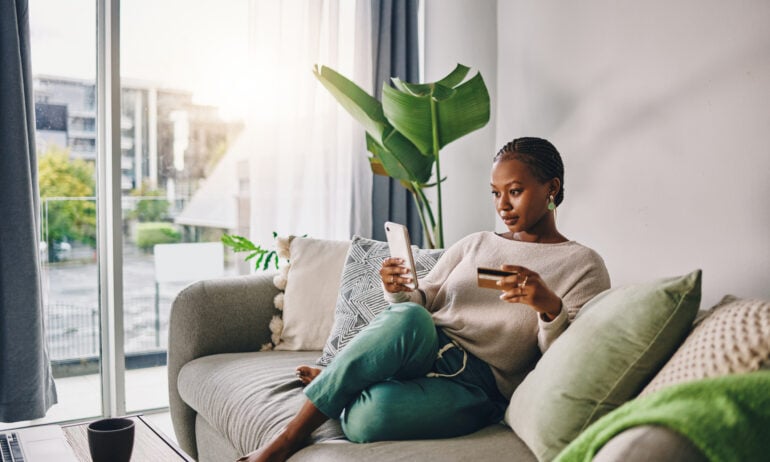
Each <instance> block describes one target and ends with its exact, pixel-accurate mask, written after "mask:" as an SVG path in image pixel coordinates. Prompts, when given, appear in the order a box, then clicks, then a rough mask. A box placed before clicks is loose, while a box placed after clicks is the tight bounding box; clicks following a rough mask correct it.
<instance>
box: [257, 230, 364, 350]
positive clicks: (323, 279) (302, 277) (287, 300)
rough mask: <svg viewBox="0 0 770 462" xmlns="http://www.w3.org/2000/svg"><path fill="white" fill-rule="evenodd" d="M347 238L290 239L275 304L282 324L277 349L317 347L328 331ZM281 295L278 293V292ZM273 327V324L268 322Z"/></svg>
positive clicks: (345, 253)
mask: <svg viewBox="0 0 770 462" xmlns="http://www.w3.org/2000/svg"><path fill="white" fill-rule="evenodd" d="M349 247H350V242H348V241H332V240H326V239H310V238H302V237H296V238H294V239H292V240H291V241H290V243H289V248H288V255H286V252H285V249H283V252H282V256H283V257H285V258H288V259H289V267H288V268H289V269H288V272H287V273H286V275H285V280H284V279H283V278H282V277H281V275H278V276H277V277H276V279H277V280H278V281H277V282H278V283H277V285H278V286H279V288H280V286H282V285H284V284H285V289H284V293H283V296H282V297H279V299H277V300H276V307H277V308H279V309H281V307H282V311H283V313H282V317H283V320H282V324H283V325H282V326H279V325H278V324H280V323H279V322H278V321H277V320H276V321H275V324H276V326H275V327H276V329H278V328H281V329H282V330H281V331H280V336H279V341H278V342H277V344H276V345H275V349H276V350H320V349H321V348H323V346H324V342H325V341H326V338H327V337H328V336H329V331H331V328H332V323H333V320H334V305H335V302H336V301H337V291H338V288H339V286H340V276H341V274H342V267H343V265H344V263H345V256H346V255H347V252H348V248H349ZM279 296H280V294H279ZM271 327H272V326H271Z"/></svg>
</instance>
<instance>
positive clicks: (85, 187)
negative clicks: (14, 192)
mask: <svg viewBox="0 0 770 462" xmlns="http://www.w3.org/2000/svg"><path fill="white" fill-rule="evenodd" d="M37 171H38V185H39V188H40V199H41V201H40V202H41V208H42V214H43V236H44V237H45V239H46V243H47V246H48V260H49V261H56V260H57V257H56V252H55V248H56V245H57V244H58V243H60V242H66V241H73V240H74V241H80V242H83V243H85V244H89V245H91V246H93V245H95V243H96V200H95V197H94V190H95V185H96V182H95V181H94V165H93V163H90V162H87V161H85V160H82V159H74V160H73V159H70V153H69V150H67V149H63V148H59V147H57V146H55V145H50V146H49V147H48V149H47V150H46V151H45V152H44V153H43V154H42V155H41V156H40V158H39V160H38V167H37Z"/></svg>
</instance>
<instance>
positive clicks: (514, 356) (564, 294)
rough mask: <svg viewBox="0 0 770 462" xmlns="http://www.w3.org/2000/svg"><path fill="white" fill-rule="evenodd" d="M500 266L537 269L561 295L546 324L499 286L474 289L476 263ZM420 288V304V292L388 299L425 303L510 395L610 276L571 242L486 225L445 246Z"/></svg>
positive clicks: (585, 250)
mask: <svg viewBox="0 0 770 462" xmlns="http://www.w3.org/2000/svg"><path fill="white" fill-rule="evenodd" d="M504 264H510V265H520V266H524V267H526V268H528V269H530V270H532V271H535V272H537V273H538V274H540V276H541V277H542V278H543V280H544V281H545V283H546V284H547V285H548V287H549V288H550V289H551V290H552V291H553V292H554V293H556V295H558V296H559V297H561V299H562V312H561V313H560V314H559V316H557V317H556V318H555V319H554V320H553V321H551V322H545V321H543V320H542V319H541V318H540V317H539V316H538V315H537V312H536V311H535V310H533V309H532V307H530V306H528V305H525V304H521V303H508V302H504V301H502V300H500V298H499V296H500V294H501V292H500V291H497V290H494V289H484V288H480V287H478V285H477V284H476V268H477V267H479V266H484V267H490V268H499V267H500V266H501V265H504ZM419 287H420V292H422V293H423V294H424V297H425V300H424V303H423V295H422V294H421V293H420V292H418V291H414V292H408V293H407V292H401V293H397V294H390V293H388V292H385V298H386V299H387V300H388V301H389V302H391V303H399V302H405V301H413V302H416V303H419V304H421V305H423V306H425V308H427V309H428V311H430V312H431V313H433V320H434V322H435V323H436V325H437V326H439V327H441V328H443V329H444V331H445V332H446V334H447V335H448V336H449V337H450V338H452V339H453V340H455V341H456V342H457V343H458V344H459V345H460V346H461V347H463V348H464V349H466V350H467V351H468V352H470V353H472V354H473V355H475V356H476V357H478V358H479V359H481V360H483V361H485V362H486V363H487V364H489V365H490V367H491V368H492V372H493V373H494V375H495V379H496V380H497V387H498V388H499V389H500V392H501V393H502V394H503V396H505V397H506V398H510V396H511V394H513V390H514V389H515V388H516V386H518V384H519V383H520V382H521V380H523V378H524V376H525V375H526V374H527V373H528V372H529V371H530V370H531V369H532V368H533V367H534V365H535V363H536V362H537V360H538V359H539V358H540V355H541V353H542V352H544V351H545V350H546V349H547V348H548V347H549V346H550V344H551V343H552V342H553V341H554V340H556V338H557V337H558V336H559V335H560V334H561V333H562V332H563V331H564V330H565V329H566V328H567V325H568V324H569V322H570V321H571V320H573V319H574V318H575V315H576V314H577V312H578V310H579V309H580V308H581V307H582V306H583V304H584V303H586V302H587V301H588V300H590V299H591V298H592V297H593V296H595V295H596V294H598V293H599V292H602V291H604V290H606V289H608V288H609V287H610V278H609V274H608V273H607V269H606V267H605V266H604V261H603V260H602V258H601V257H600V256H599V254H597V253H596V252H595V251H593V250H591V249H589V248H588V247H585V246H583V245H581V244H578V243H577V242H575V241H568V242H564V243H560V244H539V243H528V242H520V241H513V240H510V239H506V238H504V237H501V236H499V235H498V234H495V233H492V232H487V231H485V232H479V233H475V234H471V235H469V236H467V237H465V238H463V239H462V240H461V241H459V242H458V243H456V244H455V245H453V246H451V247H450V248H449V249H447V251H446V252H445V253H444V255H443V256H442V257H441V258H440V259H439V261H438V263H436V266H435V267H434V268H433V270H431V272H430V273H429V274H428V275H427V276H426V277H425V278H424V279H421V280H420V281H419Z"/></svg>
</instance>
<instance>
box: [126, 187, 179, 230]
mask: <svg viewBox="0 0 770 462" xmlns="http://www.w3.org/2000/svg"><path fill="white" fill-rule="evenodd" d="M131 196H132V197H139V198H140V199H138V200H137V201H136V205H135V207H134V210H132V211H131V212H130V214H129V217H130V218H134V219H136V220H137V221H140V222H150V221H162V220H163V219H165V218H167V217H168V207H169V202H168V200H167V199H166V198H165V196H166V192H165V191H163V190H162V189H152V188H150V187H149V186H148V185H146V184H142V186H140V187H139V188H137V189H134V190H133V191H131Z"/></svg>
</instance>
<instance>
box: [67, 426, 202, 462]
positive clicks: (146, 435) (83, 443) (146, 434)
mask: <svg viewBox="0 0 770 462" xmlns="http://www.w3.org/2000/svg"><path fill="white" fill-rule="evenodd" d="M127 418H128V419H131V420H133V421H135V422H136V423H135V424H134V450H133V451H132V452H131V462H150V461H152V462H166V461H168V462H179V461H180V460H183V461H188V462H194V460H193V459H192V458H191V457H190V456H188V455H187V454H185V452H184V451H182V449H180V448H179V446H177V445H176V444H175V443H174V442H173V441H171V439H169V437H167V436H166V435H164V434H163V432H161V431H160V430H158V429H157V428H155V427H154V426H153V425H152V424H150V422H148V421H147V420H145V419H144V418H143V417H142V416H141V415H134V416H129V417H127ZM89 423H90V422H86V423H81V424H74V425H65V426H62V430H64V435H65V436H66V437H67V441H68V442H69V444H70V446H72V448H73V449H74V451H75V456H76V457H77V458H78V460H80V461H81V462H91V454H90V453H89V451H88V424H89Z"/></svg>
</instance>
